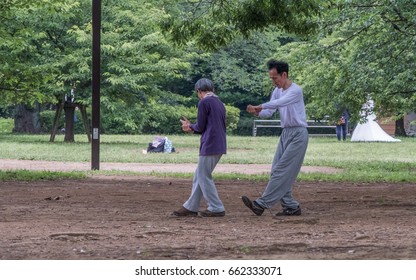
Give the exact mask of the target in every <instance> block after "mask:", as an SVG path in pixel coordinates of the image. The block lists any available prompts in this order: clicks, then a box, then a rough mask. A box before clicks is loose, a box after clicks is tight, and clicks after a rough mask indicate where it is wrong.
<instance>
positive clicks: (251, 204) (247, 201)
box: [241, 196, 264, 216]
mask: <svg viewBox="0 0 416 280" xmlns="http://www.w3.org/2000/svg"><path fill="white" fill-rule="evenodd" d="M241 199H242V200H243V202H244V205H245V206H247V207H248V208H250V210H251V211H253V213H254V214H256V215H257V216H261V214H263V212H264V208H263V207H261V206H260V205H259V204H258V203H257V202H255V201H251V200H250V198H248V197H247V196H242V197H241Z"/></svg>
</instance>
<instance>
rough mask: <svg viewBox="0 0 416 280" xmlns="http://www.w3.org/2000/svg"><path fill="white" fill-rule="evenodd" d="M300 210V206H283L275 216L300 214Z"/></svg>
mask: <svg viewBox="0 0 416 280" xmlns="http://www.w3.org/2000/svg"><path fill="white" fill-rule="evenodd" d="M301 214H302V211H301V210H300V206H298V207H297V208H286V207H285V208H283V210H282V212H279V213H277V214H276V216H300V215H301Z"/></svg>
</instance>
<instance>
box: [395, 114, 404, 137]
mask: <svg viewBox="0 0 416 280" xmlns="http://www.w3.org/2000/svg"><path fill="white" fill-rule="evenodd" d="M394 135H395V136H407V134H406V130H405V129H404V118H403V117H402V118H400V119H398V120H396V129H395V131H394Z"/></svg>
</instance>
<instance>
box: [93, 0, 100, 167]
mask: <svg viewBox="0 0 416 280" xmlns="http://www.w3.org/2000/svg"><path fill="white" fill-rule="evenodd" d="M100 38H101V0H92V141H91V169H92V170H99V169H100V83H101V67H100V66H101V65H100V64H101V58H100V52H101V46H100V44H101V42H100Z"/></svg>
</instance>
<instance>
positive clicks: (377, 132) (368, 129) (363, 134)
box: [351, 99, 401, 142]
mask: <svg viewBox="0 0 416 280" xmlns="http://www.w3.org/2000/svg"><path fill="white" fill-rule="evenodd" d="M373 107H374V102H373V100H371V99H370V100H369V101H368V102H367V103H366V104H364V106H363V114H365V110H368V109H370V110H371V109H372V108H373ZM400 141H401V140H399V139H395V138H393V137H391V136H390V135H388V134H387V133H386V132H385V131H384V130H383V129H382V128H381V127H380V125H379V124H378V123H377V122H376V115H374V114H371V115H368V116H367V117H366V122H365V123H359V124H358V125H357V126H356V127H355V129H354V131H353V133H352V136H351V142H400Z"/></svg>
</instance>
